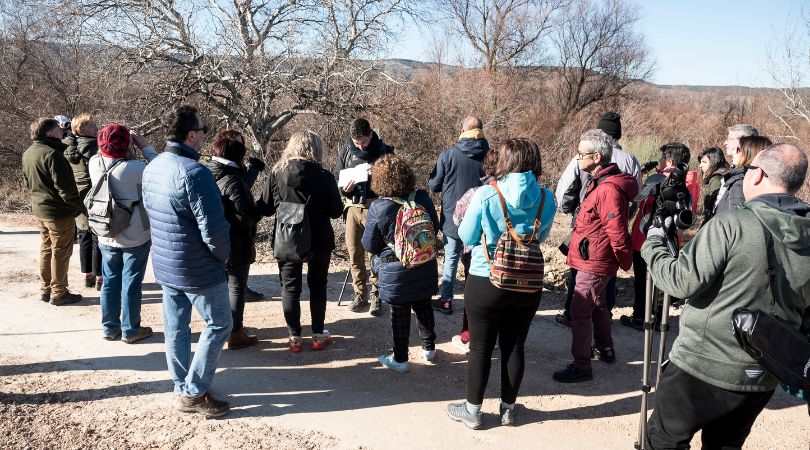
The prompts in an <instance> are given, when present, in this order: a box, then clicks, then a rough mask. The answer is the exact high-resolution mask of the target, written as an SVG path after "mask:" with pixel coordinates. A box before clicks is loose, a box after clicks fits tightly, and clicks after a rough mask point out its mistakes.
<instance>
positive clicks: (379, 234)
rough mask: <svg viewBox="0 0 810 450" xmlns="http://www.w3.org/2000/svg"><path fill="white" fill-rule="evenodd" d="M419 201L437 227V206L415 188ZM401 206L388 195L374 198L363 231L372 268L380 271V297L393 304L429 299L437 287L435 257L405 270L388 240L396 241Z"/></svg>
mask: <svg viewBox="0 0 810 450" xmlns="http://www.w3.org/2000/svg"><path fill="white" fill-rule="evenodd" d="M416 202H417V203H419V204H420V205H422V206H424V207H425V209H426V210H427V212H428V213H429V214H430V217H431V218H432V219H433V226H434V227H435V228H436V229H438V226H439V218H438V216H437V215H436V207H435V206H433V202H432V201H431V200H430V195H429V194H428V193H427V191H423V190H421V189H420V190H418V191H416ZM399 208H400V205H399V204H398V203H396V202H394V201H392V200H389V199H386V198H378V199H376V200H374V202H373V203H372V204H371V207H370V208H369V210H368V219H367V221H366V229H365V231H364V232H363V238H362V242H363V247H365V248H366V250H367V251H368V252H369V253H372V254H374V255H375V256H374V258H373V260H372V262H371V265H372V270H375V271H376V272H377V285H378V287H379V293H380V299H381V300H384V301H386V302H389V303H393V304H404V303H410V302H413V301H417V300H424V299H426V298H430V297H431V296H433V294H435V293H436V290H437V288H438V281H437V280H438V273H439V272H438V266H437V264H436V260H435V259H434V260H433V261H429V262H427V263H425V264H422V265H421V266H418V267H415V268H413V269H406V268H405V266H403V265H402V263H401V262H399V260H398V259H396V256H394V250H393V249H391V247H389V245H388V244H389V243H391V244H393V242H394V228H395V226H396V222H397V213H398V212H399Z"/></svg>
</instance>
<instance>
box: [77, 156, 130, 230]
mask: <svg viewBox="0 0 810 450" xmlns="http://www.w3.org/2000/svg"><path fill="white" fill-rule="evenodd" d="M122 162H124V160H123V159H119V160H118V161H116V162H115V163H114V164H113V165H112V166H111V167H109V168H107V167H104V159H102V160H101V166H102V167H104V173H103V174H102V175H101V179H99V180H98V183H96V184H95V185H94V186H93V189H92V190H91V191H90V192H89V193H88V194H87V197H85V199H84V206H85V208H87V221H88V224H89V226H90V230H91V231H93V233H94V234H95V235H96V236H99V237H109V238H111V237H115V236H116V235H118V233H120V232H121V231H123V230H124V229H125V228H126V227H128V226H129V221H130V219H131V218H132V209H131V208H127V207H125V206H124V205H123V204H122V203H120V202H119V201H118V200H116V199H115V198H114V197H113V195H112V192H111V191H110V178H109V174H110V172H112V170H113V169H115V168H116V167H117V166H118V164H120V163H122ZM133 206H134V205H133Z"/></svg>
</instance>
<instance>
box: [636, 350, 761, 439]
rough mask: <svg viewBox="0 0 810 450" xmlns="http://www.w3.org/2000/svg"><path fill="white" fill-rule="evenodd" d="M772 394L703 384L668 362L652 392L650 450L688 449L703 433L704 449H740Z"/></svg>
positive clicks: (648, 429) (649, 432)
mask: <svg viewBox="0 0 810 450" xmlns="http://www.w3.org/2000/svg"><path fill="white" fill-rule="evenodd" d="M772 395H773V391H768V392H734V391H727V390H725V389H720V388H719V387H715V386H712V385H710V384H708V383H705V382H703V381H701V380H699V379H697V378H695V377H693V376H692V375H689V374H688V373H686V372H684V371H683V370H681V369H680V368H679V367H678V366H676V365H675V364H673V363H671V362H670V363H669V364H668V365H667V366H666V367H665V368H664V371H663V373H662V374H661V382H660V383H659V384H658V387H657V388H656V389H655V410H654V411H653V413H652V416H650V420H649V421H648V422H647V443H648V445H647V446H648V448H650V449H656V450H659V449H688V448H689V442H691V440H692V436H694V435H695V433H697V432H698V431H699V430H703V433H702V434H701V440H702V444H703V449H704V450H714V449H718V450H719V449H723V450H731V449H739V448H742V445H743V443H745V439H746V438H747V437H748V434H749V433H751V426H752V425H753V424H754V421H755V420H756V418H757V416H758V415H759V413H760V412H761V411H762V409H763V408H765V405H767V404H768V401H769V400H770V399H771V396H772Z"/></svg>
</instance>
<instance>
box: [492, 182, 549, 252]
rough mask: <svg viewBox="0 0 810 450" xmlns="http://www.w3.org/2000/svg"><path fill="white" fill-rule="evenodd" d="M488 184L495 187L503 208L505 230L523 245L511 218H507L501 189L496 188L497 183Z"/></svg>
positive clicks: (507, 214)
mask: <svg viewBox="0 0 810 450" xmlns="http://www.w3.org/2000/svg"><path fill="white" fill-rule="evenodd" d="M490 185H491V186H492V187H494V188H495V192H496V193H497V194H498V200H500V201H501V208H503V220H504V223H505V224H506V231H508V232H509V234H511V235H512V239H514V240H515V241H517V243H518V244H520V245H523V241H522V240H520V236H518V234H517V231H515V227H514V226H513V225H512V220H511V219H509V212H508V211H509V210H508V209H507V208H506V200H505V199H504V198H503V194H502V193H501V190H500V189H499V188H498V183H490ZM543 200H545V197H543ZM535 223H536V221H535Z"/></svg>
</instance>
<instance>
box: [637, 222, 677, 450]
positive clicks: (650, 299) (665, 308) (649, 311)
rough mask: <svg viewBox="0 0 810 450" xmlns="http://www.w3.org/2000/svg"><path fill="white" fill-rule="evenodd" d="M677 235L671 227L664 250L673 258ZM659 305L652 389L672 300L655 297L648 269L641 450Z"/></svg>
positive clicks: (658, 377)
mask: <svg viewBox="0 0 810 450" xmlns="http://www.w3.org/2000/svg"><path fill="white" fill-rule="evenodd" d="M675 233H676V231H675V228H674V227H670V229H669V230H667V231H666V241H667V248H668V249H669V252H670V253H671V254H672V256H678V245H677V243H676V234H675ZM659 302H660V309H658V311H661V313H660V315H661V325H660V330H661V336H660V338H659V340H658V359H657V360H656V361H657V368H656V375H655V385H656V386H658V382H659V381H660V380H661V362H662V361H663V360H664V351H665V350H666V345H667V332H668V331H669V306H670V302H671V297H670V295H669V294H666V293H663V295H656V292H655V285H654V284H653V279H652V276H651V275H650V268H649V267H648V268H647V286H646V292H645V298H644V364H643V365H642V375H641V414H640V417H639V425H638V442H636V445H635V448H637V449H640V450H644V449H646V448H647V411H648V396H649V394H650V390H651V386H650V366H651V365H652V346H653V330H654V329H655V328H654V327H655V325H654V321H653V307H655V306H658V305H659Z"/></svg>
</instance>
